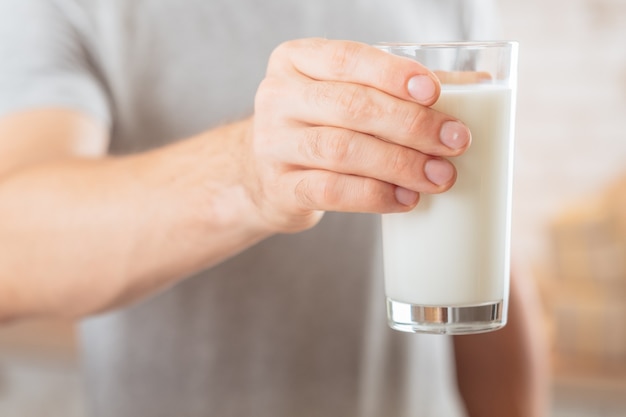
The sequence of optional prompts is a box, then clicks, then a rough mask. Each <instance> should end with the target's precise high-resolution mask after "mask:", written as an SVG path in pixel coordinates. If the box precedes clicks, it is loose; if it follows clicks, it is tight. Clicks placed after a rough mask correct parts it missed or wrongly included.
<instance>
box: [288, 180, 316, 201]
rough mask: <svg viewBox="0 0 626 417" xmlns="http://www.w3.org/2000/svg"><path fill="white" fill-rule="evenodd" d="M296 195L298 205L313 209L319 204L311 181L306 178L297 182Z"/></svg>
mask: <svg viewBox="0 0 626 417" xmlns="http://www.w3.org/2000/svg"><path fill="white" fill-rule="evenodd" d="M294 195H295V197H296V201H297V202H298V205H300V207H302V208H304V209H311V208H313V207H316V205H317V204H316V199H315V198H314V195H315V193H314V191H313V189H312V187H311V183H310V181H307V180H306V179H304V178H303V179H301V180H300V181H298V182H297V183H296V186H295V188H294Z"/></svg>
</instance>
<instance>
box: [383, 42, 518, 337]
mask: <svg viewBox="0 0 626 417" xmlns="http://www.w3.org/2000/svg"><path fill="white" fill-rule="evenodd" d="M377 47H378V48H380V49H382V50H385V51H387V52H389V53H392V54H396V55H400V56H404V57H408V58H411V59H414V60H416V61H418V62H420V63H422V64H423V65H425V66H426V67H428V68H429V69H430V70H432V71H433V72H435V74H436V75H437V76H438V78H439V79H440V81H441V96H440V97H439V99H438V101H437V102H436V103H435V104H434V105H433V106H432V107H433V108H434V109H436V110H438V111H441V112H443V113H447V114H449V115H451V116H453V117H456V118H458V119H459V120H461V121H462V122H463V123H465V124H466V125H467V126H468V127H469V129H470V131H471V132H472V143H471V146H470V147H469V149H468V150H467V151H466V152H465V153H464V154H463V155H461V156H458V157H454V158H450V160H451V162H452V163H453V164H454V165H455V166H456V169H457V174H458V175H457V181H456V183H455V185H454V186H453V187H452V188H451V189H450V190H449V191H447V192H445V193H442V194H437V195H427V194H422V195H421V198H420V202H419V204H418V205H417V207H416V208H415V209H414V210H412V211H411V212H409V213H402V214H385V215H383V217H382V227H383V254H384V272H385V292H386V297H387V318H388V323H389V325H390V326H391V327H392V328H394V329H396V330H401V331H406V332H426V333H439V334H466V333H480V332H486V331H491V330H496V329H499V328H501V327H503V326H504V325H505V324H506V320H507V309H508V293H509V275H510V234H511V232H510V231H511V197H512V172H513V171H512V168H513V164H512V162H513V136H514V135H513V133H514V116H515V96H516V88H517V79H516V78H517V49H518V45H517V43H516V42H495V41H494V42H451V43H402V44H398V43H396V44H393V43H387V44H378V45H377Z"/></svg>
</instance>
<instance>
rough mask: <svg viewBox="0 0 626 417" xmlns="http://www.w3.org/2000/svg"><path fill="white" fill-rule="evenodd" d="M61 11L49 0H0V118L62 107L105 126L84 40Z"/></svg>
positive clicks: (105, 103)
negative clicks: (22, 112)
mask: <svg viewBox="0 0 626 417" xmlns="http://www.w3.org/2000/svg"><path fill="white" fill-rule="evenodd" d="M62 10H63V9H62V8H60V7H59V5H58V4H57V2H56V1H55V0H0V116H2V115H4V114H6V113H9V112H12V111H17V110H25V109H32V108H41V107H65V108H71V109H75V110H80V111H84V112H86V113H88V114H90V115H91V116H93V117H95V118H97V119H98V120H100V121H102V122H104V123H105V124H106V125H110V122H111V117H110V109H109V100H108V97H107V94H106V90H105V88H104V87H103V83H102V82H101V80H99V79H98V76H97V71H96V70H95V68H94V64H93V62H92V60H90V57H89V53H88V50H87V48H86V47H85V45H86V42H85V39H83V38H82V36H81V34H80V33H79V31H78V30H76V26H75V25H73V24H72V23H71V22H70V19H69V17H68V16H66V15H65V14H64V13H63V12H62Z"/></svg>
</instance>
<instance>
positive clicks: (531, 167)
mask: <svg viewBox="0 0 626 417" xmlns="http://www.w3.org/2000/svg"><path fill="white" fill-rule="evenodd" d="M499 3H500V12H501V17H502V25H501V33H502V35H503V36H502V37H503V38H506V39H516V40H519V41H520V80H519V87H520V89H519V97H518V119H517V145H516V168H515V172H516V177H515V193H514V212H513V247H514V249H513V250H514V254H515V255H514V257H515V259H516V260H517V262H518V264H519V265H520V266H521V267H522V268H524V269H525V270H526V271H527V272H528V273H529V275H528V276H529V278H531V279H533V280H534V281H535V282H536V284H537V286H538V288H539V290H540V294H541V299H542V304H543V307H544V321H543V322H542V323H537V332H547V334H548V336H549V340H550V344H551V353H552V364H551V366H552V373H553V382H552V390H553V404H552V409H553V410H552V415H551V417H579V416H580V417H582V416H585V417H589V416H603V417H617V416H621V417H623V416H625V415H626V47H625V46H624V42H625V41H626V1H624V0H523V1H520V0H500V2H499ZM0 416H3V417H18V416H19V417H41V416H64V417H84V410H83V403H82V400H81V385H80V377H79V375H78V357H77V350H76V346H75V341H74V328H73V325H72V323H67V322H58V321H43V322H28V323H23V324H18V325H12V326H8V327H3V328H0Z"/></svg>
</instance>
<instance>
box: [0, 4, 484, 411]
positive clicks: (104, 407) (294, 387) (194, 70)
mask: <svg viewBox="0 0 626 417" xmlns="http://www.w3.org/2000/svg"><path fill="white" fill-rule="evenodd" d="M490 3H491V2H490V1H489V0H475V1H472V0H384V1H383V0H333V1H330V0H315V1H296V0H291V1H289V0H265V1H263V2H259V1H254V0H240V1H238V0H213V1H208V0H153V1H148V0H0V115H2V114H6V113H8V112H11V111H17V110H20V109H27V108H32V107H45V106H54V107H69V108H74V109H79V110H82V111H85V112H87V113H89V114H91V115H93V116H94V117H96V118H98V119H99V120H102V121H104V122H105V123H106V124H107V126H109V127H110V133H111V138H112V140H111V146H110V152H111V154H124V153H130V152H139V151H143V150H147V149H150V148H153V147H156V146H159V145H162V144H165V143H168V142H171V141H173V140H178V139H182V138H185V137H187V136H189V135H192V134H194V133H197V132H200V131H202V130H205V129H207V128H211V127H213V126H216V125H218V124H221V123H225V122H229V121H232V120H236V119H238V118H240V117H243V116H247V115H249V114H251V112H252V105H253V97H254V93H255V90H256V87H257V85H258V83H259V81H260V80H261V79H262V77H263V74H264V71H265V66H266V62H267V58H268V56H269V54H270V52H271V50H272V49H273V48H274V47H276V46H277V45H278V44H279V43H280V42H282V41H284V40H288V39H294V38H299V37H308V36H324V37H328V38H343V39H354V40H360V41H364V42H368V43H373V42H377V41H395V40H399V41H424V40H447V39H462V38H468V37H473V38H480V37H484V36H485V34H487V33H489V30H490V27H489V22H490V19H489V14H490V11H491V9H490ZM379 246H380V237H379V223H378V217H377V216H372V215H354V214H336V213H328V214H327V215H326V216H325V218H324V219H323V221H322V222H321V224H319V225H318V226H317V227H315V228H314V229H312V230H310V231H307V232H304V233H300V234H296V235H280V236H275V237H273V238H270V239H268V240H266V241H264V242H262V243H260V244H258V245H256V246H255V247H253V248H251V249H249V250H247V251H245V252H244V253H242V254H241V255H239V256H236V257H235V258H233V259H230V260H228V261H226V262H224V263H222V264H220V265H218V266H216V267H214V268H212V269H210V270H208V271H205V272H203V273H201V274H198V275H197V276H194V277H190V278H188V279H187V280H185V281H184V282H182V283H180V284H179V285H177V286H176V287H174V288H171V289H169V290H167V291H165V292H162V293H161V294H158V295H156V296H153V297H151V298H150V299H148V300H145V301H143V302H140V303H138V304H136V305H133V306H131V307H129V308H126V309H123V310H120V311H116V312H113V313H110V314H106V315H103V316H100V317H95V318H92V319H89V320H86V321H85V322H84V323H83V324H82V326H81V341H82V346H83V352H84V354H83V358H84V370H85V376H86V378H85V381H86V384H87V385H86V387H87V388H86V390H87V393H88V397H89V411H90V413H91V415H93V416H98V417H109V416H110V417H139V416H141V417H160V416H163V417H166V416H167V417H171V416H181V417H200V416H203V417H204V416H220V417H243V416H255V417H308V416H310V417H318V416H319V417H322V416H323V417H333V416H336V417H352V416H354V417H356V416H364V417H369V416H387V417H392V416H402V417H405V416H420V417H429V416H444V415H445V416H448V417H452V416H458V415H462V413H463V412H462V407H460V404H459V401H458V396H457V393H456V388H455V387H454V383H453V380H454V377H453V371H452V365H451V351H450V343H449V342H450V340H449V339H448V338H446V337H441V336H415V335H407V334H401V333H397V332H394V331H392V330H389V329H388V328H387V327H386V323H385V311H384V295H383V291H382V273H381V259H380V247H379ZM112 261H113V262H114V260H112ZM88 273H89V271H85V274H88Z"/></svg>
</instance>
